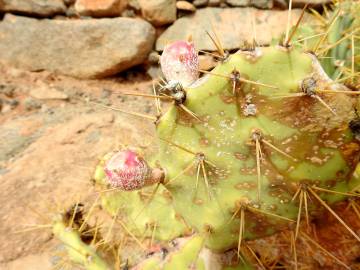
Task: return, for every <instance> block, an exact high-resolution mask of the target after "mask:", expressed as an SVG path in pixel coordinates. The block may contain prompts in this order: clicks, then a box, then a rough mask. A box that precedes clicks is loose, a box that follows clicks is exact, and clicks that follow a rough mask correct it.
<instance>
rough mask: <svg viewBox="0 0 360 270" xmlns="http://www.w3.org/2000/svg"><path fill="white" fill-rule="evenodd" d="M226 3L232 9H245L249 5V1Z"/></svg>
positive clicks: (232, 0)
mask: <svg viewBox="0 0 360 270" xmlns="http://www.w3.org/2000/svg"><path fill="white" fill-rule="evenodd" d="M226 3H227V4H229V5H230V6H232V7H246V6H248V5H249V4H250V0H226Z"/></svg>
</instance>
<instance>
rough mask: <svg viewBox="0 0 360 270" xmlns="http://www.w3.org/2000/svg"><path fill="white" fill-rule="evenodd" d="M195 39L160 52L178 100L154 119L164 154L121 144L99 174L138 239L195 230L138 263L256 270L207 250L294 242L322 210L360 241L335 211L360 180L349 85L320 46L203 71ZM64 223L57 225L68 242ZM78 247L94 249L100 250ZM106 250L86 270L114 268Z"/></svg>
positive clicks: (268, 51)
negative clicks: (325, 61) (271, 240)
mask: <svg viewBox="0 0 360 270" xmlns="http://www.w3.org/2000/svg"><path fill="white" fill-rule="evenodd" d="M192 46H193V45H192V44H190V45H189V44H188V43H186V42H175V43H174V44H171V45H169V47H168V48H166V49H165V52H164V54H163V56H162V61H161V62H162V65H163V66H162V68H163V69H164V70H165V73H166V76H168V77H169V76H170V77H171V78H173V79H171V78H167V79H168V81H170V83H168V84H167V85H163V86H162V87H161V89H158V93H157V94H156V95H154V96H153V97H156V98H160V97H161V98H166V99H168V100H169V101H171V102H172V104H171V105H170V107H169V109H168V110H167V112H165V113H164V114H159V115H158V116H157V117H156V118H155V119H154V120H155V121H154V123H155V126H156V134H157V138H158V145H159V150H158V153H157V154H156V155H153V156H150V157H146V156H145V157H142V156H141V155H140V154H138V153H136V152H134V151H130V150H123V151H120V152H118V153H115V154H111V155H108V156H106V157H105V158H104V159H103V160H102V161H101V163H100V164H99V166H98V167H97V170H96V173H95V180H96V183H97V185H98V186H99V187H100V188H101V189H102V192H100V196H101V201H102V206H103V208H104V209H105V210H107V212H109V213H110V215H111V216H113V217H114V220H115V221H118V218H121V221H118V222H119V223H120V224H121V227H122V230H124V231H126V232H127V233H128V234H129V235H131V237H133V238H135V239H137V241H138V242H139V243H138V244H139V245H140V246H143V243H142V241H146V240H149V239H150V241H151V242H153V241H155V242H156V241H157V242H158V243H164V242H166V241H170V240H172V239H175V238H178V237H181V236H187V235H191V234H195V236H193V237H192V238H190V239H191V240H189V241H188V242H187V244H185V245H184V246H181V245H180V247H179V248H178V249H174V250H172V251H171V252H170V253H171V255H164V254H160V255H159V254H158V255H157V256H155V257H151V258H149V259H147V260H144V261H143V262H142V263H140V264H138V265H137V266H136V267H135V269H175V270H181V269H189V268H190V269H247V268H245V267H246V266H244V267H240V268H232V267H233V265H232V264H226V263H224V262H223V261H222V260H220V261H221V262H220V263H218V266H217V267H213V268H211V267H210V266H206V265H209V264H208V263H206V262H204V261H203V259H201V256H200V257H199V254H201V253H202V251H201V250H203V249H207V250H210V251H211V254H215V253H223V252H226V251H228V250H231V249H233V248H237V253H238V256H239V257H241V253H242V249H243V247H244V245H245V246H246V244H244V243H245V241H246V240H249V239H256V238H261V237H264V236H267V235H271V234H274V233H276V232H278V231H282V230H285V229H290V230H294V232H295V233H294V235H295V239H296V238H297V236H298V234H299V227H300V223H301V222H302V221H303V220H304V221H306V222H307V223H308V222H309V220H310V219H311V218H312V217H313V216H315V215H316V214H317V213H319V212H320V211H328V212H330V213H331V215H333V216H334V217H336V219H337V220H338V221H339V222H340V223H341V224H342V225H343V226H344V227H346V228H347V230H348V232H349V234H350V235H352V237H354V238H356V239H357V240H358V241H360V237H359V235H357V233H356V232H355V231H354V230H353V229H351V228H350V227H349V226H348V225H347V224H346V223H345V222H344V221H343V220H342V219H341V218H340V217H339V216H338V215H337V214H336V213H335V212H334V211H333V210H332V209H331V206H332V205H333V204H335V203H336V202H339V201H342V200H344V199H345V198H347V197H349V196H356V194H355V193H354V191H355V190H357V189H359V186H360V179H359V178H353V177H352V175H353V172H354V170H355V167H356V165H357V163H358V161H359V156H360V145H359V141H358V140H357V138H358V137H359V131H360V128H358V126H359V124H360V123H359V119H358V116H357V115H356V113H355V109H354V107H355V103H356V99H355V98H354V97H353V95H351V94H352V92H351V91H350V90H349V89H347V88H346V87H344V86H342V85H340V84H337V83H334V82H333V81H332V80H331V79H330V78H329V77H328V76H327V75H326V73H325V72H324V71H323V69H322V67H321V65H320V64H319V62H318V60H317V58H316V56H315V55H313V54H310V53H305V52H303V51H301V50H300V49H299V48H296V47H294V46H271V47H262V48H252V49H251V50H247V51H239V52H237V53H235V54H232V55H230V56H227V55H225V54H224V55H223V58H222V61H221V62H220V63H219V64H218V66H217V67H216V68H214V70H212V71H211V72H209V74H206V75H205V76H203V77H202V78H200V79H197V76H198V73H197V72H199V70H198V66H197V55H194V54H195V50H193V47H192ZM169 59H170V60H169ZM174 61H175V62H176V63H174ZM172 68H174V69H175V71H173V70H171V69H172ZM174 72H175V73H174ZM172 74H175V75H174V76H173V75H172ZM181 78H185V79H184V81H182V80H181ZM159 111H160V110H159ZM115 221H114V223H115ZM61 224H62V223H61ZM61 224H60V225H61ZM60 225H58V223H56V225H55V226H54V232H55V234H56V235H58V236H59V238H60V239H61V240H62V241H63V242H66V241H68V240H66V239H68V238H67V237H66V236H65V235H66V234H65V233H64V232H61V230H65V227H64V226H62V227H61V226H60ZM78 239H79V238H76V239H75V238H74V239H73V240H71V241H75V242H76V243H77V242H78ZM76 246H77V250H78V249H80V250H81V252H80V253H81V254H84V253H85V254H90V255H91V254H92V253H91V252H92V249H90V250H88V249H89V248H91V247H88V246H86V247H85V246H84V245H82V244H76ZM246 247H247V246H246ZM97 256H98V255H96V256H95V255H94V258H95V259H96V260H95V261H96V262H95V261H91V262H94V263H95V264H96V267H97V268H96V267H95V268H92V267H93V266H92V265H93V264H87V263H85V262H84V257H80V258H78V259H77V260H78V261H80V262H82V261H83V264H84V266H85V267H86V268H87V269H107V266H104V265H105V264H103V263H104V262H103V261H101V260H97V258H98V257H97ZM119 256H120V257H126V254H125V255H124V254H123V255H122V254H119ZM164 256H165V257H164ZM91 257H93V256H91ZM215 257H216V256H215V255H214V256H208V257H207V260H208V261H209V260H210V261H211V260H212V259H214V258H215ZM86 258H89V257H86ZM209 258H210V259H209ZM134 264H136V262H130V265H134ZM109 265H110V264H109ZM126 267H128V266H126ZM224 267H225V268H224ZM226 267H230V268H226ZM234 267H235V266H234Z"/></svg>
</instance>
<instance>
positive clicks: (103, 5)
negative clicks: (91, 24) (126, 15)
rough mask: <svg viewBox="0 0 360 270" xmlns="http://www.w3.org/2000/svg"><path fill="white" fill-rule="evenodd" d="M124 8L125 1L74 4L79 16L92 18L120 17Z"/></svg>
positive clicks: (92, 0)
mask: <svg viewBox="0 0 360 270" xmlns="http://www.w3.org/2000/svg"><path fill="white" fill-rule="evenodd" d="M126 6H127V1H126V0H77V1H76V3H75V9H76V11H77V12H78V13H79V14H80V15H83V16H93V17H115V16H120V14H121V12H123V11H124V10H125V8H126Z"/></svg>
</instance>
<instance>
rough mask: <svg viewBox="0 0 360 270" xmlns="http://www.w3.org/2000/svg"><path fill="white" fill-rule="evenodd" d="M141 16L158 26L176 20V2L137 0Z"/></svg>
mask: <svg viewBox="0 0 360 270" xmlns="http://www.w3.org/2000/svg"><path fill="white" fill-rule="evenodd" d="M138 2H139V4H140V8H141V13H142V16H143V17H144V18H145V19H146V20H147V21H149V22H151V23H152V24H153V25H156V26H160V25H165V24H169V23H172V22H174V21H175V20H176V0H139V1H138Z"/></svg>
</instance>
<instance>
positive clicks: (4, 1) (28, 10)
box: [0, 0, 66, 17]
mask: <svg viewBox="0 0 360 270" xmlns="http://www.w3.org/2000/svg"><path fill="white" fill-rule="evenodd" d="M1 11H2V12H14V13H19V14H26V15H35V16H39V17H50V16H53V15H56V14H64V13H65V11H66V6H65V4H64V2H63V0H0V12H1Z"/></svg>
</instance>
